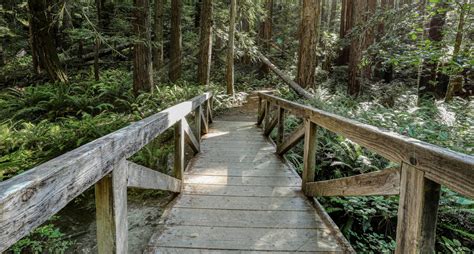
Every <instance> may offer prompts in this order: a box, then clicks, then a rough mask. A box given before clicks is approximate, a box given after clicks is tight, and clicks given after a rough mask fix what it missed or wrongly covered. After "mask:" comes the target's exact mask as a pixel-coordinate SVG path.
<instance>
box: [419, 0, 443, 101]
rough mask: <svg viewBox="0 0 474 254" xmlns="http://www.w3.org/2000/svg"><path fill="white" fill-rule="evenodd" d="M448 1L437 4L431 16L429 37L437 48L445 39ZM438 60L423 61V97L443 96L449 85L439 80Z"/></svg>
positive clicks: (420, 88)
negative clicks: (444, 29) (444, 30)
mask: <svg viewBox="0 0 474 254" xmlns="http://www.w3.org/2000/svg"><path fill="white" fill-rule="evenodd" d="M446 9H447V3H446V2H445V1H440V2H438V3H436V4H435V8H434V11H435V14H434V15H433V16H432V17H431V20H430V24H429V31H428V39H429V40H430V41H431V42H432V43H433V46H434V47H436V48H441V46H442V45H440V43H441V41H442V40H443V27H444V24H445V22H446V13H447V11H446ZM438 63H439V62H438V60H433V59H430V60H428V59H425V60H424V61H423V64H422V67H421V72H420V78H419V85H418V97H419V98H421V99H423V98H427V99H434V98H443V96H445V94H446V90H447V86H445V85H444V82H439V81H438V80H437V78H438V70H437V69H438Z"/></svg>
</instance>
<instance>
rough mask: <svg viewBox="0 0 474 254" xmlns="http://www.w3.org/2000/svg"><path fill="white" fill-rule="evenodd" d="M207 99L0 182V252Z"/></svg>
mask: <svg viewBox="0 0 474 254" xmlns="http://www.w3.org/2000/svg"><path fill="white" fill-rule="evenodd" d="M209 97H210V93H206V94H204V95H200V96H197V97H195V98H193V99H191V100H189V101H186V102H183V103H180V104H178V105H175V106H173V107H170V108H168V109H166V110H164V111H161V112H159V113H157V114H154V115H152V116H150V117H148V118H146V119H143V120H141V121H139V122H136V123H133V124H131V125H129V126H128V127H125V128H123V129H120V130H118V131H115V132H113V133H111V134H108V135H106V136H104V137H102V138H99V139H97V140H95V141H92V142H90V143H88V144H86V145H83V146H81V147H79V148H77V149H74V150H72V151H70V152H68V153H66V154H63V155H61V156H59V157H56V158H55V159H52V160H50V161H48V162H46V163H43V164H41V165H39V166H37V167H35V168H33V169H30V170H28V171H27V172H25V173H23V174H21V175H19V176H16V177H14V178H12V179H9V180H7V181H4V182H0V211H1V216H0V252H1V251H4V250H5V249H6V248H8V247H9V246H10V245H12V244H13V243H15V242H16V241H17V240H19V239H20V238H21V237H23V236H25V235H26V234H28V233H29V232H30V231H31V230H32V229H34V228H35V227H37V226H38V225H40V224H42V223H43V222H45V221H46V220H47V219H49V218H50V217H51V216H52V215H54V214H55V213H57V212H58V211H59V210H60V209H61V208H63V207H64V206H65V205H66V204H67V203H68V202H70V201H71V200H73V199H74V198H75V197H77V196H78V195H79V194H81V193H82V192H84V191H85V190H87V189H88V188H89V187H91V186H92V185H94V184H95V183H96V182H97V181H99V180H100V179H102V178H103V177H104V176H105V175H107V174H108V173H110V171H111V170H112V168H113V165H116V164H117V163H118V162H119V161H120V160H122V159H124V158H128V157H130V156H131V155H132V154H134V153H136V152H137V151H139V150H140V149H141V148H142V147H143V146H145V145H146V144H148V143H149V142H150V141H151V140H153V139H154V138H155V137H156V136H157V135H159V134H161V133H163V132H164V131H165V130H167V129H168V128H169V127H171V126H173V125H174V124H175V123H176V122H177V121H179V120H180V119H181V118H182V117H184V116H185V115H187V114H189V113H191V112H192V111H193V110H194V109H195V108H196V107H198V106H199V105H201V104H202V103H203V102H205V101H206V100H207V99H208V98H209Z"/></svg>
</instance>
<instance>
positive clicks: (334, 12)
mask: <svg viewBox="0 0 474 254" xmlns="http://www.w3.org/2000/svg"><path fill="white" fill-rule="evenodd" d="M337 2H338V1H336V0H332V1H331V14H330V16H329V24H328V28H329V31H335V26H334V22H335V21H336V15H337Z"/></svg>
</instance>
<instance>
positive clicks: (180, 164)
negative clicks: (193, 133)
mask: <svg viewBox="0 0 474 254" xmlns="http://www.w3.org/2000/svg"><path fill="white" fill-rule="evenodd" d="M184 121H186V120H185V119H184V118H182V119H181V120H180V121H179V122H177V123H176V124H175V126H174V164H173V171H174V176H175V177H176V178H177V179H179V180H183V175H184V135H185V134H184V128H183V122H184Z"/></svg>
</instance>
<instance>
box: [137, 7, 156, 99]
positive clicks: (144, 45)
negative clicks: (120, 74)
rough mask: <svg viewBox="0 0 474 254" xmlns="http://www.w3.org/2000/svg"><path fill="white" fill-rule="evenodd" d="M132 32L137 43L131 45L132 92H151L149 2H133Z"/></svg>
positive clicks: (151, 67) (151, 68)
mask: <svg viewBox="0 0 474 254" xmlns="http://www.w3.org/2000/svg"><path fill="white" fill-rule="evenodd" d="M133 2H134V4H135V9H134V19H133V31H134V33H135V36H137V41H136V42H135V44H134V45H133V91H134V93H135V94H138V93H140V91H145V92H151V91H152V90H153V66H152V61H151V60H152V59H151V45H150V44H151V43H150V42H151V24H150V2H149V0H134V1H133Z"/></svg>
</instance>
